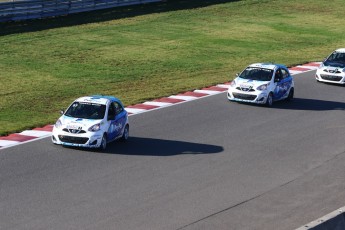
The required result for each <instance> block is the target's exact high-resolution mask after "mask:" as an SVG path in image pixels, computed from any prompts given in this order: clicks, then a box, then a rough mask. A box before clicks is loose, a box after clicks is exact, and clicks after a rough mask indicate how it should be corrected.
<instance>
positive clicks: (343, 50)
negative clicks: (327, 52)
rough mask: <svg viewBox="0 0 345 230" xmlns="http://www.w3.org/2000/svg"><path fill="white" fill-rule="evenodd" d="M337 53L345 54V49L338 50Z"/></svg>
mask: <svg viewBox="0 0 345 230" xmlns="http://www.w3.org/2000/svg"><path fill="white" fill-rule="evenodd" d="M335 52H338V53H345V48H339V49H336V50H335Z"/></svg>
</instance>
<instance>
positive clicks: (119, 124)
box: [113, 101, 127, 138]
mask: <svg viewBox="0 0 345 230" xmlns="http://www.w3.org/2000/svg"><path fill="white" fill-rule="evenodd" d="M113 103H114V107H115V138H120V137H121V136H122V133H123V130H124V127H125V125H126V119H127V117H126V115H127V113H126V111H125V109H124V108H123V107H122V105H121V104H120V103H118V102H116V101H115V102H113Z"/></svg>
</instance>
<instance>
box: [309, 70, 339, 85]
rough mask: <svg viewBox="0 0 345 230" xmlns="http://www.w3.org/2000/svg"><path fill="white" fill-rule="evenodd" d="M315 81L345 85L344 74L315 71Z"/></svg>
mask: <svg viewBox="0 0 345 230" xmlns="http://www.w3.org/2000/svg"><path fill="white" fill-rule="evenodd" d="M315 79H316V80H317V81H321V82H327V83H335V84H342V85H344V84H345V73H341V74H332V73H324V72H322V71H317V72H316V74H315Z"/></svg>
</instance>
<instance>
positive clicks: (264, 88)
mask: <svg viewBox="0 0 345 230" xmlns="http://www.w3.org/2000/svg"><path fill="white" fill-rule="evenodd" d="M267 85H268V84H263V85H260V86H258V87H257V88H256V89H257V90H260V91H264V90H266V89H267Z"/></svg>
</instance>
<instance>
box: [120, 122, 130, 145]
mask: <svg viewBox="0 0 345 230" xmlns="http://www.w3.org/2000/svg"><path fill="white" fill-rule="evenodd" d="M128 138H129V125H128V124H127V125H126V127H125V129H124V130H123V134H122V137H121V139H120V141H122V142H126V141H127V140H128Z"/></svg>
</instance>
